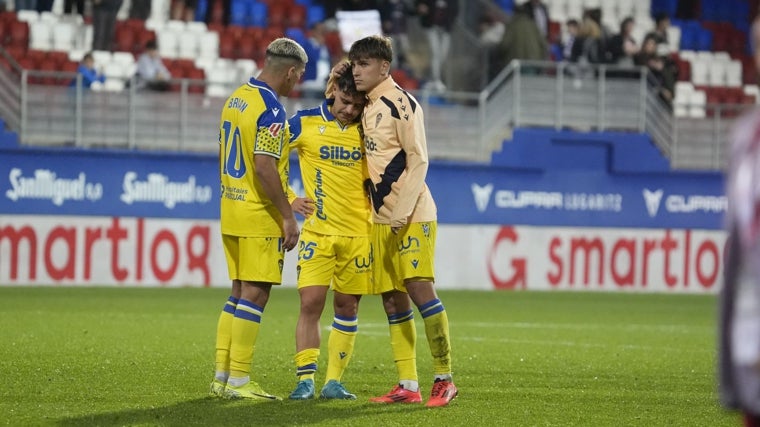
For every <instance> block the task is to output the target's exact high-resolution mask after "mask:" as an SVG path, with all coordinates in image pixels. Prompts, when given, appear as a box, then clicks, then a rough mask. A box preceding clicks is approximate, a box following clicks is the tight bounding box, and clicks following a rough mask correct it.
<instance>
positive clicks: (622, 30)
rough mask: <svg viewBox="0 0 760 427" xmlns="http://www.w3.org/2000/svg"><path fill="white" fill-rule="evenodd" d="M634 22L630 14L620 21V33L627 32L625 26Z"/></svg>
mask: <svg viewBox="0 0 760 427" xmlns="http://www.w3.org/2000/svg"><path fill="white" fill-rule="evenodd" d="M633 22H634V21H633V18H631V17H630V16H627V17H626V18H625V19H623V21H622V22H620V34H623V32H625V27H626V26H628V24H632V23H633Z"/></svg>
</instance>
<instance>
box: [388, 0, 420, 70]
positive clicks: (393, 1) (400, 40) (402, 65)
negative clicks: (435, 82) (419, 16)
mask: <svg viewBox="0 0 760 427" xmlns="http://www.w3.org/2000/svg"><path fill="white" fill-rule="evenodd" d="M414 13H415V11H414V6H413V4H411V3H410V1H409V0H386V1H383V2H381V3H380V20H381V21H382V26H383V33H384V34H385V35H386V36H388V37H390V38H391V41H392V42H393V54H394V56H395V57H394V58H393V63H394V64H396V68H399V69H408V68H409V67H408V64H407V60H406V54H407V53H408V52H409V36H408V35H407V33H406V27H407V26H406V19H407V17H408V16H409V15H414Z"/></svg>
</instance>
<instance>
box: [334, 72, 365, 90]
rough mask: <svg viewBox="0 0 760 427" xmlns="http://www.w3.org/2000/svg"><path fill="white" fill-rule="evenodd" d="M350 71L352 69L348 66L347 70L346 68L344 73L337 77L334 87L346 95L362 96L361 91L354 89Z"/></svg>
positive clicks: (354, 85)
mask: <svg viewBox="0 0 760 427" xmlns="http://www.w3.org/2000/svg"><path fill="white" fill-rule="evenodd" d="M352 71H353V70H352V67H351V66H350V65H349V66H348V68H346V71H344V72H343V74H341V75H340V77H338V80H336V81H335V85H336V86H337V87H338V89H340V90H341V91H342V92H344V93H345V94H346V95H349V96H356V95H364V92H363V91H359V90H357V89H356V82H355V81H354V74H353V72H352Z"/></svg>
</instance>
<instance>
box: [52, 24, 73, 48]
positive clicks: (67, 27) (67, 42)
mask: <svg viewBox="0 0 760 427" xmlns="http://www.w3.org/2000/svg"><path fill="white" fill-rule="evenodd" d="M75 36H76V29H75V27H74V24H72V23H71V22H56V23H55V24H53V30H52V37H53V46H52V48H53V50H60V51H66V52H68V51H70V50H71V49H73V48H74V43H75V42H76V37H75Z"/></svg>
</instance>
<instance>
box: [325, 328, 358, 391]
mask: <svg viewBox="0 0 760 427" xmlns="http://www.w3.org/2000/svg"><path fill="white" fill-rule="evenodd" d="M358 326H359V319H358V318H357V317H343V316H338V315H335V317H334V318H333V324H332V329H331V330H330V337H329V338H328V339H327V355H328V356H327V374H326V376H325V384H327V382H328V381H330V380H336V381H338V382H340V379H341V378H342V377H343V372H345V371H346V367H347V366H348V362H349V361H350V360H351V355H353V354H354V343H355V342H356V334H357V332H358Z"/></svg>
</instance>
